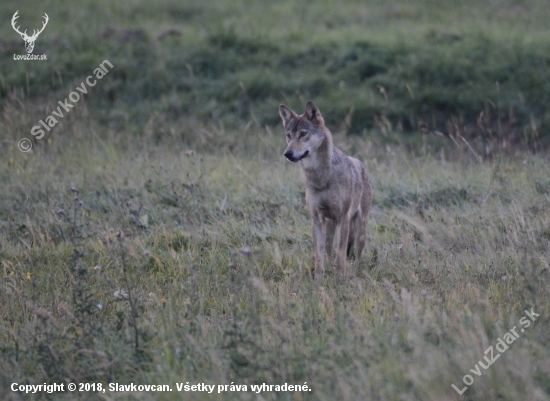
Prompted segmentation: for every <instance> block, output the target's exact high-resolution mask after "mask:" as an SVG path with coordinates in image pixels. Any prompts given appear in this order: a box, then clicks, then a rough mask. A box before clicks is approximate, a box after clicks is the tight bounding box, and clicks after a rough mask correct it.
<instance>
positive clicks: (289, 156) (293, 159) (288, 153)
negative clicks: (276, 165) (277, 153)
mask: <svg viewBox="0 0 550 401" xmlns="http://www.w3.org/2000/svg"><path fill="white" fill-rule="evenodd" d="M308 154H309V150H306V151H305V152H304V153H303V154H302V155H300V156H298V157H296V155H295V154H294V152H293V151H292V150H287V151H286V152H285V154H284V156H285V157H286V158H287V159H288V160H290V161H291V162H294V163H296V162H297V161H300V160H302V159H303V158H304V157H306V156H307V155H308Z"/></svg>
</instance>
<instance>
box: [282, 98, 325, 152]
mask: <svg viewBox="0 0 550 401" xmlns="http://www.w3.org/2000/svg"><path fill="white" fill-rule="evenodd" d="M279 114H280V115H281V118H282V119H283V125H284V127H285V134H286V143H287V147H286V150H285V153H284V155H285V157H286V158H287V159H288V160H290V161H291V162H297V161H300V160H302V159H303V158H305V157H308V156H309V155H310V154H311V153H313V152H315V151H316V150H317V148H319V147H320V146H321V145H322V144H323V142H324V140H325V136H326V133H325V121H324V120H323V116H322V115H321V112H320V111H319V109H318V108H317V107H316V106H315V105H314V104H313V102H307V104H306V111H305V112H304V114H302V115H297V114H296V113H295V112H294V111H292V110H290V109H289V108H288V107H286V106H285V105H283V104H281V105H280V106H279Z"/></svg>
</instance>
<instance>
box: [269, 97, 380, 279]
mask: <svg viewBox="0 0 550 401" xmlns="http://www.w3.org/2000/svg"><path fill="white" fill-rule="evenodd" d="M279 114H280V116H281V118H282V120H283V126H284V129H285V134H286V143H287V147H286V150H285V153H284V156H285V157H286V158H287V159H288V160H289V161H291V162H293V163H299V164H300V167H301V168H302V172H303V173H304V176H305V179H306V205H307V208H308V209H309V213H310V215H311V228H312V231H313V246H314V252H315V269H314V277H315V278H316V279H318V278H321V277H322V276H323V274H324V271H325V270H324V256H325V249H326V252H327V255H328V257H329V260H330V259H332V246H333V243H334V237H335V234H336V232H338V233H339V241H338V246H337V250H336V269H337V271H338V272H339V273H340V274H342V275H345V274H346V255H347V256H351V253H352V250H353V247H354V245H355V247H356V257H357V258H358V259H359V258H361V253H362V252H363V248H364V247H365V242H366V236H367V234H366V233H367V215H368V213H369V209H370V206H371V200H372V186H371V184H370V181H369V178H368V176H367V173H366V170H365V166H364V165H363V163H361V162H360V161H359V160H357V159H355V158H353V157H350V156H347V155H346V154H345V153H344V152H342V151H341V150H340V149H338V148H336V147H335V146H334V144H333V142H332V135H331V133H330V131H329V130H328V128H327V127H325V121H324V119H323V116H322V115H321V112H320V111H319V109H318V108H317V107H316V106H315V104H313V102H311V101H310V102H307V104H306V109H305V112H304V114H301V115H297V114H296V113H295V112H294V111H292V110H291V109H289V108H288V107H286V106H285V105H283V104H281V105H280V106H279Z"/></svg>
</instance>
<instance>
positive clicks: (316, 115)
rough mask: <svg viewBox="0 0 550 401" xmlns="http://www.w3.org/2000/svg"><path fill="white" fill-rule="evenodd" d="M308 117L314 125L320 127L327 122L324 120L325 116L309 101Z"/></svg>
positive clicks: (307, 106) (307, 107)
mask: <svg viewBox="0 0 550 401" xmlns="http://www.w3.org/2000/svg"><path fill="white" fill-rule="evenodd" d="M306 117H307V119H308V120H309V121H311V122H312V123H314V124H318V125H324V124H325V121H324V120H323V116H322V115H321V112H320V111H319V109H318V108H317V106H315V105H314V104H313V102H311V101H309V102H307V104H306Z"/></svg>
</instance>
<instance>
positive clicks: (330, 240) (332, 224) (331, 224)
mask: <svg viewBox="0 0 550 401" xmlns="http://www.w3.org/2000/svg"><path fill="white" fill-rule="evenodd" d="M335 233H336V220H331V219H327V218H325V243H326V250H327V256H328V260H329V263H332V261H333V259H332V246H333V244H334V234H335Z"/></svg>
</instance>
